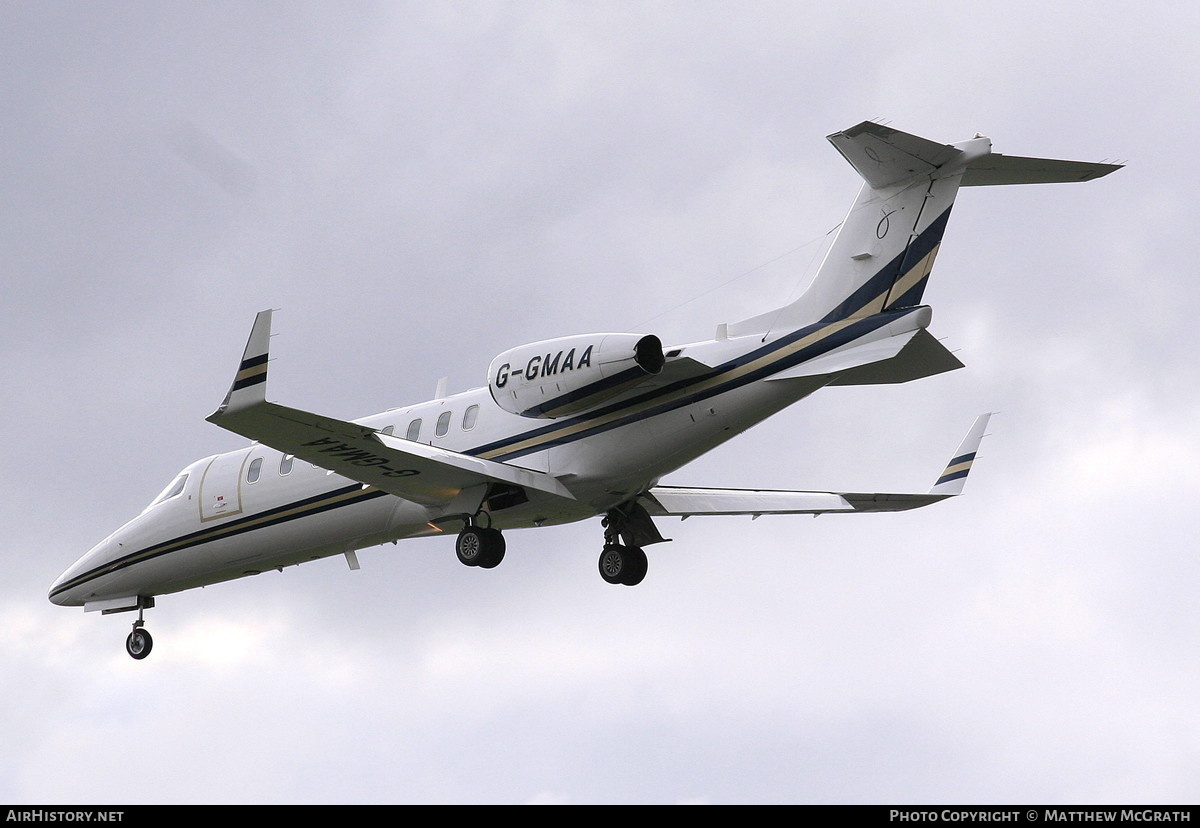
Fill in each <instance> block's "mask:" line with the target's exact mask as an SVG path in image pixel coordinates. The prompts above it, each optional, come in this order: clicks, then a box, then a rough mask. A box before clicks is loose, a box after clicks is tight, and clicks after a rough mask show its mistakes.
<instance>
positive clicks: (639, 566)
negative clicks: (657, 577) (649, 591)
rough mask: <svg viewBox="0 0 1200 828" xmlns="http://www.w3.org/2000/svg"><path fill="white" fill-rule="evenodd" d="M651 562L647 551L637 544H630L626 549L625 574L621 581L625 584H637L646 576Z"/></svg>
mask: <svg viewBox="0 0 1200 828" xmlns="http://www.w3.org/2000/svg"><path fill="white" fill-rule="evenodd" d="M648 566H649V562H648V561H647V560H646V553H645V552H643V551H642V550H641V549H639V548H638V547H636V546H630V547H627V548H626V549H625V574H624V575H623V576H622V578H621V583H622V584H624V585H625V586H637V585H638V584H640V583H641V582H642V579H643V578H645V577H646V569H647V567H648Z"/></svg>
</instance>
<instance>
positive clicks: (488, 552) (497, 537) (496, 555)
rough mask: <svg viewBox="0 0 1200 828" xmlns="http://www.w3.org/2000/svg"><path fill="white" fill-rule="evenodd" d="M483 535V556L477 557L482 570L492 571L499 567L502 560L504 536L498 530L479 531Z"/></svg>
mask: <svg viewBox="0 0 1200 828" xmlns="http://www.w3.org/2000/svg"><path fill="white" fill-rule="evenodd" d="M479 531H480V533H481V534H482V535H483V554H482V555H480V557H479V564H478V566H480V567H481V568H483V569H492V568H494V567H497V566H499V565H500V562H501V561H502V560H504V549H505V546H506V544H505V542H504V535H503V534H502V533H501V532H500V530H499V529H480V530H479Z"/></svg>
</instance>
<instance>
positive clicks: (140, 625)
mask: <svg viewBox="0 0 1200 828" xmlns="http://www.w3.org/2000/svg"><path fill="white" fill-rule="evenodd" d="M146 606H154V604H153V603H150V604H145V603H143V602H142V601H138V618H137V620H136V621H134V622H133V632H131V633H129V636H128V637H127V638H126V639H125V652H127V653H129V655H130V656H131V657H133V658H136V659H137V660H138V661H141V660H142V659H143V658H145V657H146V656H148V655H150V649H151V648H152V647H153V646H154V639H153V638H151V637H150V631H149V630H147V629H146V628H145V624H146V622H145V621H143V620H142V610H143V609H145V607H146Z"/></svg>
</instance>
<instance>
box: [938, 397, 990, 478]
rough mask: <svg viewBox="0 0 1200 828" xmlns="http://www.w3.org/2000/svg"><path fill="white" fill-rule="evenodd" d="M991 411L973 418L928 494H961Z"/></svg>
mask: <svg viewBox="0 0 1200 828" xmlns="http://www.w3.org/2000/svg"><path fill="white" fill-rule="evenodd" d="M992 413H993V412H988V413H986V414H980V415H979V416H978V417H976V418H975V422H974V423H973V424H972V425H971V430H970V431H968V432H967V436H966V437H964V438H963V440H962V442H961V443H959V445H958V450H957V451H955V452H954V456H953V457H951V458H950V462H949V463H947V464H946V468H945V470H943V471H942V473H941V474H940V475H939V476H938V479H937V481H936V482H935V483H934V484H933V488H931V489H930V490H929V493H930V494H937V495H947V496H950V495H958V494H962V491H963V486H964V485H965V484H966V482H967V475H968V474H970V473H971V466H972V465H973V464H974V462H975V455H976V454H977V453H978V451H979V445H980V443H982V442H983V438H984V436H986V433H987V426H988V422H989V421H990V420H991V418H992Z"/></svg>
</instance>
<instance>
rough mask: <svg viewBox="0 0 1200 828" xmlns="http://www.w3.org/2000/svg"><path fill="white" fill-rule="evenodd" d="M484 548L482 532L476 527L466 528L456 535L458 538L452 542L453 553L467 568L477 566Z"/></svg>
mask: <svg viewBox="0 0 1200 828" xmlns="http://www.w3.org/2000/svg"><path fill="white" fill-rule="evenodd" d="M486 547H487V541H486V540H485V539H484V530H483V529H480V528H479V527H478V526H467V527H466V528H464V529H463V530H462V531H461V532H459V533H458V538H457V540H455V541H454V552H455V554H457V555H458V560H459V561H461V562H462V563H464V564H466V565H467V566H479V562H480V561H481V560H483V558H484V550H485V549H486Z"/></svg>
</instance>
